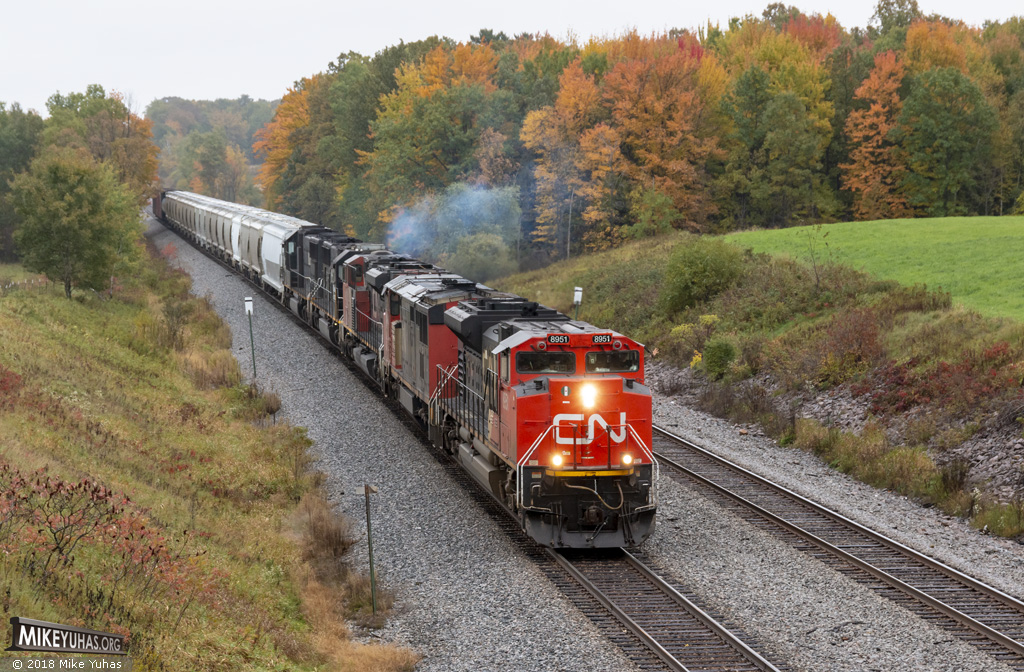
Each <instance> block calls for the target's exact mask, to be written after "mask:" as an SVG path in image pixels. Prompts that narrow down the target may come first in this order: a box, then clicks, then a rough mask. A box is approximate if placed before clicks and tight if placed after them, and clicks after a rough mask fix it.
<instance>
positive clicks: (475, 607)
mask: <svg viewBox="0 0 1024 672" xmlns="http://www.w3.org/2000/svg"><path fill="white" fill-rule="evenodd" d="M148 235H149V236H150V238H151V239H152V240H153V242H154V243H155V244H156V245H157V247H158V248H161V249H162V248H163V247H164V246H165V245H167V244H168V243H173V245H174V246H175V248H176V250H177V253H176V257H177V263H178V265H179V266H180V267H181V268H182V269H184V270H185V271H186V272H188V273H189V274H190V275H191V276H192V280H193V291H194V292H195V293H196V294H197V295H200V296H203V295H208V296H209V297H210V298H211V299H212V301H213V305H214V307H215V308H216V310H217V312H218V313H219V314H220V315H221V317H222V318H224V320H225V321H226V322H227V323H228V325H229V326H230V327H231V330H232V334H233V349H234V352H235V356H236V357H237V359H238V362H239V364H240V365H241V368H242V371H243V373H244V374H245V376H246V379H249V378H251V376H252V358H251V353H252V350H251V349H250V345H249V323H248V318H247V317H246V314H245V308H244V299H245V297H246V296H253V297H254V299H255V301H254V303H255V309H254V314H253V332H254V340H255V351H256V376H257V381H258V383H259V385H260V387H261V388H263V389H267V390H271V391H275V392H277V394H278V395H280V397H281V400H282V402H283V407H282V413H283V415H284V416H285V417H286V418H287V420H288V421H289V422H291V423H292V424H295V425H301V426H303V427H306V428H307V430H308V433H309V437H310V438H311V439H313V441H314V446H313V449H312V450H313V453H314V455H315V458H316V465H315V466H316V468H318V469H319V470H321V471H323V472H324V473H325V474H326V475H327V481H326V482H327V488H328V491H329V494H330V496H331V499H332V500H333V502H334V503H336V505H337V507H338V508H339V509H340V510H341V511H342V512H344V513H345V514H346V515H347V516H348V517H349V518H351V519H352V522H353V526H354V529H357V530H365V522H364V521H365V520H366V509H365V500H364V495H363V485H364V484H370V485H374V486H376V487H377V488H378V489H379V492H378V493H377V494H374V495H372V496H371V507H372V508H371V515H372V529H373V551H374V560H375V566H376V569H377V576H378V578H379V580H380V582H381V583H382V584H383V585H384V586H386V587H387V588H388V589H389V590H391V591H393V593H394V594H395V596H396V604H395V610H394V612H393V614H392V615H391V617H390V619H389V621H388V623H387V625H386V626H385V627H384V628H383V629H381V630H378V631H376V632H374V633H372V635H370V636H369V637H370V638H371V639H375V640H380V641H384V642H394V643H397V644H400V645H403V646H407V647H409V648H411V649H413V650H415V651H416V652H417V653H419V654H420V655H422V656H423V660H422V661H421V662H420V663H419V665H417V667H416V669H417V670H418V671H419V672H434V671H437V672H441V671H444V672H448V671H458V670H465V671H467V672H470V671H472V672H486V671H490V670H494V671H502V670H510V671H511V670H516V671H522V672H531V671H535V672H550V671H552V670H566V671H577V672H598V671H608V672H612V671H618V670H622V671H625V672H630V671H632V670H636V669H637V668H636V667H635V666H634V665H633V664H632V663H631V662H630V661H629V659H627V658H626V657H625V656H624V655H623V654H622V652H621V651H619V649H618V648H616V647H615V646H614V645H613V644H611V643H610V642H608V641H607V640H606V639H605V638H604V637H602V636H601V635H600V634H599V633H598V631H597V629H596V628H595V627H594V625H593V624H592V623H591V622H590V620H589V619H588V618H587V617H586V616H584V615H583V614H582V613H580V612H579V610H578V609H576V608H575V607H574V606H573V605H572V604H571V603H570V602H569V601H568V600H567V599H566V598H565V597H564V596H562V595H561V593H560V592H559V591H558V590H557V588H555V586H554V585H552V584H551V583H550V582H549V581H548V579H547V578H546V577H545V576H544V574H543V573H542V572H541V571H540V570H539V569H538V568H537V567H536V566H534V565H533V564H532V563H531V562H530V561H529V560H528V559H526V558H524V557H523V555H522V554H521V553H520V552H519V551H518V550H517V549H516V548H515V547H514V545H513V543H512V542H511V541H510V540H509V539H508V538H507V536H506V535H504V534H503V533H502V532H501V530H500V529H499V528H498V526H497V525H495V524H494V523H493V522H492V521H491V520H490V519H489V518H488V517H487V516H486V514H485V513H483V512H482V511H481V510H480V508H479V507H478V505H476V504H475V503H474V502H473V501H472V500H471V499H470V498H469V497H468V496H467V495H466V494H465V493H463V492H462V491H461V490H460V489H459V488H458V487H457V486H456V485H455V484H454V482H453V481H452V480H451V479H450V478H449V476H448V475H447V474H446V473H445V472H444V470H443V469H442V468H441V466H440V465H439V464H438V463H437V461H436V460H435V458H433V457H432V456H431V455H430V454H428V452H427V451H426V449H425V448H424V447H423V445H422V444H421V442H420V439H419V437H417V436H415V435H413V434H412V433H411V432H410V430H409V429H408V428H406V427H405V426H404V425H403V423H402V422H401V421H400V420H399V418H398V417H397V416H395V415H394V414H393V413H392V411H391V410H389V409H388V408H387V407H386V406H385V405H384V404H383V403H382V402H381V400H380V399H379V395H377V394H376V393H375V392H374V391H373V390H372V389H371V388H369V387H367V386H366V385H365V384H364V383H363V382H362V380H360V379H358V378H357V377H356V376H355V375H353V374H352V373H351V372H350V371H349V370H348V369H347V368H346V366H345V365H344V364H343V363H342V362H341V361H340V360H339V359H338V358H337V357H335V356H334V355H333V354H331V353H330V352H329V351H328V349H327V348H325V347H324V345H323V342H322V341H321V340H320V338H319V337H318V336H314V335H313V334H312V333H311V332H310V331H308V330H306V329H304V328H302V327H301V326H300V325H298V324H296V323H295V322H294V321H293V320H292V319H291V318H290V317H289V316H288V315H287V314H285V313H284V312H282V311H281V310H279V309H278V308H276V307H275V306H273V305H271V304H270V302H269V301H268V300H266V299H265V298H263V297H262V296H261V295H260V294H258V293H256V291H255V290H254V288H253V287H252V286H251V285H249V284H247V283H246V282H245V281H243V280H242V279H241V278H239V277H237V276H235V275H234V274H233V273H231V272H230V271H229V270H227V269H225V268H224V267H223V266H220V265H219V264H217V263H215V262H214V261H212V260H211V259H209V258H208V257H206V256H205V255H203V254H202V253H201V252H199V251H198V250H195V249H194V248H192V247H191V246H190V245H188V244H187V243H185V242H184V241H182V240H181V239H180V238H179V237H178V236H177V235H176V234H174V233H173V232H171V231H169V230H167V229H165V228H164V227H163V226H161V225H160V224H158V223H156V222H152V224H151V226H150V228H149V233H148ZM352 552H353V553H354V559H355V560H356V561H357V564H361V565H363V568H364V569H365V566H366V564H367V561H366V557H367V546H366V541H365V535H363V536H362V539H361V542H360V543H359V544H357V546H356V547H355V548H354V549H353V551H352Z"/></svg>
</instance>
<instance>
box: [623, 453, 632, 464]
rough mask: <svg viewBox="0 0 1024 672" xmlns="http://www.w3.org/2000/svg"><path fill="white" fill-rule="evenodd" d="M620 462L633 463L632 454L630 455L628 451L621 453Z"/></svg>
mask: <svg viewBox="0 0 1024 672" xmlns="http://www.w3.org/2000/svg"><path fill="white" fill-rule="evenodd" d="M622 463H623V464H633V456H632V455H630V454H629V453H623V454H622Z"/></svg>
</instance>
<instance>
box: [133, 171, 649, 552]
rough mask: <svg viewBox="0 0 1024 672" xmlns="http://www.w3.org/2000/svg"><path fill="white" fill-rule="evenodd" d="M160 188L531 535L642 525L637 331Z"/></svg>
mask: <svg viewBox="0 0 1024 672" xmlns="http://www.w3.org/2000/svg"><path fill="white" fill-rule="evenodd" d="M160 200H161V202H160V203H159V204H157V203H154V208H153V210H154V213H159V215H161V219H162V221H164V222H165V223H167V224H169V225H170V226H172V227H173V228H175V229H176V230H177V231H179V233H182V234H183V235H185V236H186V237H187V238H188V239H190V240H191V241H192V242H193V243H195V244H196V245H198V246H199V247H202V248H204V249H206V250H208V251H209V252H210V253H211V254H213V255H214V256H217V257H219V258H221V259H222V260H224V261H225V262H227V263H230V264H231V265H232V266H233V267H234V268H236V269H237V270H238V271H239V272H240V273H242V274H243V275H245V276H246V277H248V278H249V279H250V280H252V281H253V282H255V283H256V284H258V285H259V286H260V287H262V288H263V289H265V290H267V291H268V293H269V294H270V295H271V296H273V297H274V298H275V299H276V300H277V301H279V302H280V303H282V304H283V305H284V306H286V307H287V308H288V309H289V310H291V311H292V312H293V313H294V314H295V315H296V316H298V317H299V318H300V319H302V320H303V321H304V322H306V323H307V324H308V325H309V326H310V327H311V328H312V329H313V330H315V331H317V332H318V333H319V334H321V335H322V336H323V337H324V338H326V339H328V340H329V341H330V342H331V343H332V344H333V345H335V346H336V347H338V348H339V349H340V350H341V351H342V352H343V353H345V354H346V355H347V356H348V357H350V358H351V359H352V360H353V361H354V362H355V364H356V365H357V366H358V367H359V368H360V369H361V370H362V371H364V372H365V373H366V374H367V375H368V376H369V377H370V378H372V379H373V380H374V381H376V383H377V384H378V385H380V387H381V388H382V389H383V390H384V391H385V393H386V394H387V395H388V396H390V397H391V398H393V399H394V400H395V401H396V402H398V404H399V405H401V406H402V407H403V408H404V409H405V411H406V412H408V413H409V414H410V415H411V416H412V417H413V418H415V419H416V420H417V421H418V422H419V423H420V424H421V425H422V426H424V428H425V429H426V431H427V434H428V436H429V438H430V440H431V441H432V442H433V443H434V444H435V445H437V446H439V447H442V448H444V449H445V450H447V451H449V452H450V453H451V454H452V455H453V456H454V457H455V459H456V460H457V461H458V462H459V463H460V465H461V466H462V467H464V468H465V469H466V471H467V472H469V473H470V474H471V475H473V476H474V477H475V478H476V480H478V481H479V482H480V483H481V484H482V486H483V487H484V488H486V489H487V490H488V491H489V492H490V493H491V494H492V495H493V496H494V497H495V498H496V499H498V500H499V501H500V502H502V503H503V504H504V505H505V506H506V507H507V508H508V509H509V510H510V511H511V512H512V513H513V515H515V516H516V517H517V518H518V519H519V521H520V524H521V525H522V527H523V529H524V530H525V531H526V532H527V534H529V536H531V537H532V538H533V539H535V540H537V541H538V542H540V543H542V544H544V545H547V546H553V547H570V548H602V547H620V546H624V547H632V546H637V545H639V544H641V543H643V542H644V541H645V540H646V539H647V538H648V537H649V536H650V535H651V533H652V532H653V530H654V520H655V514H656V510H657V478H658V466H657V462H656V461H655V459H654V456H653V454H652V452H651V450H650V445H651V437H652V417H651V415H652V413H651V392H650V389H649V388H647V387H646V386H645V385H644V357H643V347H642V346H641V345H639V344H638V343H636V342H634V341H633V340H631V339H629V338H627V337H625V336H623V335H622V334H618V333H616V332H612V331H609V330H607V329H600V328H598V327H595V326H593V325H590V324H587V323H585V322H581V321H577V320H572V319H570V318H568V317H567V316H566V315H563V314H561V313H559V312H557V311H555V310H552V309H550V308H547V307H545V306H541V305H539V304H537V303H535V302H532V301H528V300H526V299H524V298H522V297H518V296H515V295H511V294H506V293H502V292H497V291H495V290H493V289H491V288H490V287H486V286H484V285H481V284H478V283H475V282H473V281H471V280H467V279H466V278H463V277H461V276H458V275H456V274H453V273H450V272H448V271H446V270H444V269H442V268H438V267H436V266H433V265H432V264H429V263H427V262H423V261H421V260H417V259H413V258H411V257H408V256H406V255H402V254H397V253H395V252H392V251H389V250H386V249H383V246H382V245H379V244H372V243H363V242H361V241H358V240H355V239H352V238H350V237H348V236H345V235H343V234H339V233H337V232H334V231H332V230H330V229H326V228H324V227H319V226H316V225H313V224H311V223H309V222H304V221H302V220H298V219H295V218H291V217H287V216H285V215H279V214H276V213H269V212H266V211H263V210H259V209H258V208H252V207H249V206H241V205H235V204H232V203H227V202H224V201H218V200H216V199H212V198H209V197H205V196H200V195H196V194H190V193H187V192H174V191H171V192H165V193H164V194H163V195H162V198H161V199H160ZM264 238H265V240H264Z"/></svg>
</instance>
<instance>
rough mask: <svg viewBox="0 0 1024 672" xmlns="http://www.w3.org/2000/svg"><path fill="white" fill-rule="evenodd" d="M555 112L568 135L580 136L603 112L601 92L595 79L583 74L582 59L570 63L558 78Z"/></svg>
mask: <svg viewBox="0 0 1024 672" xmlns="http://www.w3.org/2000/svg"><path fill="white" fill-rule="evenodd" d="M558 85H559V88H558V97H557V98H556V99H555V110H556V111H557V112H558V116H559V118H560V119H561V121H562V125H563V127H564V128H565V132H566V133H570V134H575V135H578V134H579V133H581V132H583V129H585V128H588V127H589V126H591V125H592V124H593V123H594V121H595V120H596V118H597V116H598V115H599V114H600V112H601V92H600V91H599V90H598V88H597V84H596V83H595V82H594V77H593V76H592V75H588V74H586V73H585V72H583V65H582V64H581V63H580V59H578V58H577V59H576V60H575V61H573V62H572V63H570V64H569V65H568V66H567V67H566V68H565V70H563V71H562V75H561V76H560V77H559V78H558Z"/></svg>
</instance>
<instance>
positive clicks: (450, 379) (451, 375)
mask: <svg viewBox="0 0 1024 672" xmlns="http://www.w3.org/2000/svg"><path fill="white" fill-rule="evenodd" d="M437 368H438V370H439V371H440V375H439V376H438V382H437V387H436V388H435V390H434V393H433V394H432V395H431V397H430V399H431V404H432V405H433V406H435V407H436V408H441V406H442V405H443V406H444V407H445V408H446V409H447V410H450V411H451V412H452V413H453V414H454V415H455V417H457V418H458V419H459V420H460V421H461V422H462V423H463V424H464V425H466V426H467V427H468V428H469V429H470V430H472V431H475V432H476V433H477V434H480V435H481V436H483V437H484V438H485V439H486V437H487V435H488V432H487V431H485V429H486V428H487V425H488V415H487V411H488V409H487V400H486V399H484V397H483V396H482V395H480V394H479V393H478V392H477V391H476V390H473V389H472V388H470V387H469V386H468V385H466V384H465V383H463V382H462V381H461V380H459V379H458V378H457V377H456V373H457V372H458V365H457V364H456V365H453V366H452V368H451V370H446V369H444V367H442V366H441V365H440V364H438V365H437ZM442 376H443V380H442V379H441V378H442ZM451 387H454V388H455V393H454V394H448V395H447V396H445V393H446V392H447V391H448V390H449V389H450V388H451ZM459 392H465V393H467V394H466V395H465V397H463V396H462V395H461V394H459ZM453 400H454V401H453ZM432 412H433V411H432Z"/></svg>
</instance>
